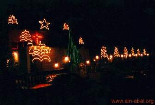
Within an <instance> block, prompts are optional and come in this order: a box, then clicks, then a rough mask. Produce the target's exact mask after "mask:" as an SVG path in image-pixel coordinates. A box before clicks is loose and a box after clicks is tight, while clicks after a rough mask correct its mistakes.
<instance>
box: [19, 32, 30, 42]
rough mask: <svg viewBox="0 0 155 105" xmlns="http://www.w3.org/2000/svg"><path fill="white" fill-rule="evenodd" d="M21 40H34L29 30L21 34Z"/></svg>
mask: <svg viewBox="0 0 155 105" xmlns="http://www.w3.org/2000/svg"><path fill="white" fill-rule="evenodd" d="M20 42H32V38H31V35H30V32H29V31H26V30H24V31H23V32H22V33H21V36H20Z"/></svg>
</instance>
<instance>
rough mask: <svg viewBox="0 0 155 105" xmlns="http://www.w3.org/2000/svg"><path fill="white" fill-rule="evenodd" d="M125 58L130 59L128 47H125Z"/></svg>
mask: <svg viewBox="0 0 155 105" xmlns="http://www.w3.org/2000/svg"><path fill="white" fill-rule="evenodd" d="M124 57H125V58H127V57H128V49H127V48H126V47H124Z"/></svg>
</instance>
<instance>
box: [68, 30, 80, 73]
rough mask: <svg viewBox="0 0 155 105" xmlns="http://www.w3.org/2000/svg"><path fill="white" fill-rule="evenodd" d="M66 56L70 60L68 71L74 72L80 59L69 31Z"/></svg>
mask: <svg viewBox="0 0 155 105" xmlns="http://www.w3.org/2000/svg"><path fill="white" fill-rule="evenodd" d="M67 55H68V56H69V58H70V61H71V62H70V63H71V66H70V70H71V72H75V69H76V67H78V65H79V63H80V61H81V58H80V53H79V50H78V49H77V47H76V45H75V44H74V42H73V38H72V36H71V30H69V42H68V49H67Z"/></svg>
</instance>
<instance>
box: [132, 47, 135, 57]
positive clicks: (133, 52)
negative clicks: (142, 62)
mask: <svg viewBox="0 0 155 105" xmlns="http://www.w3.org/2000/svg"><path fill="white" fill-rule="evenodd" d="M131 55H132V56H135V51H134V48H133V47H132V48H131Z"/></svg>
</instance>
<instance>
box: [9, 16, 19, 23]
mask: <svg viewBox="0 0 155 105" xmlns="http://www.w3.org/2000/svg"><path fill="white" fill-rule="evenodd" d="M8 24H18V22H17V19H16V18H15V16H14V15H10V16H9V18H8Z"/></svg>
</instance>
